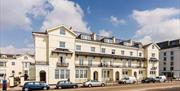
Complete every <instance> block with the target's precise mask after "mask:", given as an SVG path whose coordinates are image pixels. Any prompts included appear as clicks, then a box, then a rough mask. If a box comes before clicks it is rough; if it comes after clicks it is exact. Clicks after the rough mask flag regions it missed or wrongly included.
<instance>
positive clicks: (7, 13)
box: [0, 0, 47, 30]
mask: <svg viewBox="0 0 180 91" xmlns="http://www.w3.org/2000/svg"><path fill="white" fill-rule="evenodd" d="M45 2H46V0H33V1H32V0H1V1H0V8H1V9H0V16H1V17H0V27H1V28H0V30H8V29H14V28H20V29H23V30H32V27H31V24H32V21H31V19H30V18H29V17H28V16H27V14H30V15H32V16H40V15H41V16H44V15H45V14H47V11H46V10H45V8H46V7H43V6H44V5H45Z"/></svg>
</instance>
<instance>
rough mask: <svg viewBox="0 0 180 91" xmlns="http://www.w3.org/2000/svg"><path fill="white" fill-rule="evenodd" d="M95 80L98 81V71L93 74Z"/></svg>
mask: <svg viewBox="0 0 180 91" xmlns="http://www.w3.org/2000/svg"><path fill="white" fill-rule="evenodd" d="M93 79H94V80H98V72H97V71H95V72H94V73H93Z"/></svg>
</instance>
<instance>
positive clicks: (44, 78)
mask: <svg viewBox="0 0 180 91" xmlns="http://www.w3.org/2000/svg"><path fill="white" fill-rule="evenodd" d="M39 76H40V81H42V82H46V72H45V71H44V70H41V71H40V72H39Z"/></svg>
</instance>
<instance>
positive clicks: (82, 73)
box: [76, 69, 87, 78]
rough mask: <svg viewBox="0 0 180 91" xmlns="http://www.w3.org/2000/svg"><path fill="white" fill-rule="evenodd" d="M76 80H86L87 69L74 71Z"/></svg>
mask: <svg viewBox="0 0 180 91" xmlns="http://www.w3.org/2000/svg"><path fill="white" fill-rule="evenodd" d="M76 78H87V69H76Z"/></svg>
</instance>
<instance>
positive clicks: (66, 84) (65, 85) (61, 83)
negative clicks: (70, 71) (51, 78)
mask: <svg viewBox="0 0 180 91" xmlns="http://www.w3.org/2000/svg"><path fill="white" fill-rule="evenodd" d="M58 88H62V89H63V88H78V85H77V84H76V83H72V82H70V81H68V80H63V81H59V82H57V84H56V89H58Z"/></svg>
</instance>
